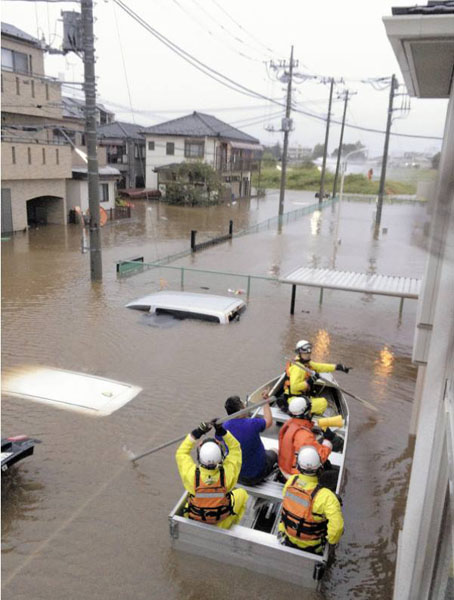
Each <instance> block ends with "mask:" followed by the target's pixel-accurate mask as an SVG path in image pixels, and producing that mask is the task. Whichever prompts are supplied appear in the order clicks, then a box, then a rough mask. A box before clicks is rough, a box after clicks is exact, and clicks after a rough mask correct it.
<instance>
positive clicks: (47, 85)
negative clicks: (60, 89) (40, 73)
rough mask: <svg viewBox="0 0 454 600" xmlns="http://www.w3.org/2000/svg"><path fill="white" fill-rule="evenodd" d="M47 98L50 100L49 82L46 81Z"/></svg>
mask: <svg viewBox="0 0 454 600" xmlns="http://www.w3.org/2000/svg"><path fill="white" fill-rule="evenodd" d="M46 100H49V84H48V83H46Z"/></svg>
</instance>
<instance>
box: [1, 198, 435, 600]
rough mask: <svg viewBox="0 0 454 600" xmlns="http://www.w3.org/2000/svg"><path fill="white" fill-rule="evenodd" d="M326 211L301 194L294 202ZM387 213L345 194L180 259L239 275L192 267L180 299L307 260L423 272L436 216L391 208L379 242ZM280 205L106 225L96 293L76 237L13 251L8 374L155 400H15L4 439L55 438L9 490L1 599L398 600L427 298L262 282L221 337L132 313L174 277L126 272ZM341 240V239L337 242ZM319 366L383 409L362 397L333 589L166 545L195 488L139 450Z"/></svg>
mask: <svg viewBox="0 0 454 600" xmlns="http://www.w3.org/2000/svg"><path fill="white" fill-rule="evenodd" d="M313 201H314V198H313V194H312V193H304V192H289V193H287V197H286V206H285V210H286V211H290V210H294V209H296V208H299V207H300V206H302V205H303V204H305V203H308V202H310V203H312V202H313ZM374 210H375V207H374V205H373V204H372V203H368V202H343V203H342V209H341V215H340V220H339V224H338V225H337V226H336V218H337V208H335V209H332V208H326V209H325V210H324V211H323V212H322V213H319V212H316V213H313V214H310V215H308V216H305V217H302V218H300V219H298V220H296V221H294V222H291V223H290V224H288V225H284V227H283V228H282V231H281V232H280V233H279V232H278V231H277V230H276V228H270V229H267V230H265V231H263V232H260V233H255V234H251V235H245V236H242V237H239V238H234V239H233V240H232V241H231V242H228V243H224V244H221V245H218V246H214V247H212V248H210V249H207V250H205V251H203V252H200V253H197V254H196V255H193V256H189V257H186V258H184V259H181V260H180V261H178V262H177V263H176V264H177V265H179V266H186V267H191V268H196V269H205V270H208V271H222V272H227V273H234V274H237V275H231V276H228V277H227V276H220V275H216V274H199V273H195V272H189V271H188V272H186V273H185V289H187V290H191V291H207V290H209V292H211V293H220V294H227V293H228V292H227V290H228V289H235V290H238V289H245V288H246V285H247V280H246V279H245V278H244V277H241V274H246V275H247V274H252V275H260V276H265V277H270V278H271V277H276V276H279V275H280V276H283V275H285V274H287V273H288V272H290V271H291V270H292V269H294V268H296V267H298V266H303V265H307V266H318V267H333V266H335V268H336V269H341V270H352V271H363V272H369V273H375V272H377V273H383V274H388V275H402V276H412V277H421V276H422V274H423V269H424V262H425V252H426V250H425V237H424V223H425V221H426V220H427V216H426V212H425V207H424V206H421V205H418V204H414V203H413V204H411V203H406V204H404V203H396V204H385V205H384V209H383V218H382V226H383V227H384V228H386V230H387V231H386V232H385V233H384V234H383V235H382V236H381V238H380V240H378V241H377V240H374V239H373V219H374ZM277 212H278V194H277V192H275V191H274V192H272V193H271V194H270V195H268V196H267V197H266V198H265V199H261V200H257V199H252V200H250V201H248V202H237V203H236V204H234V205H231V206H223V207H215V208H211V209H201V208H200V209H199V208H197V209H196V208H177V207H168V206H165V205H160V204H157V203H150V204H147V203H146V202H144V201H136V202H135V208H134V210H133V215H132V219H131V220H127V221H123V222H121V221H120V222H116V223H111V224H108V225H106V227H105V228H104V229H103V236H102V240H103V269H104V278H103V282H102V283H100V284H95V285H92V284H91V282H90V268H89V257H88V255H87V254H81V252H80V231H79V229H78V227H76V226H67V227H64V226H47V227H41V228H39V229H36V230H30V231H29V232H28V233H26V234H18V235H15V236H12V237H11V239H9V240H7V241H2V246H1V248H2V369H3V371H4V372H5V371H7V370H8V369H10V368H11V367H15V366H19V365H31V364H39V365H46V366H51V367H58V368H63V369H69V370H73V371H79V372H86V373H91V374H95V375H98V376H101V377H108V378H112V379H116V380H119V381H125V382H128V383H132V384H135V385H138V386H141V387H142V388H143V391H142V392H141V393H140V395H139V396H137V397H136V398H135V399H134V400H133V401H132V402H130V403H129V404H127V405H126V406H125V407H123V408H121V409H120V410H118V411H117V412H115V413H114V414H112V415H111V416H108V417H101V418H89V417H86V416H84V415H80V414H76V413H72V412H69V411H65V410H58V409H54V408H52V407H50V406H46V405H44V404H37V403H33V402H30V401H27V400H23V399H17V398H12V397H7V396H4V397H3V403H2V421H3V422H2V433H3V435H17V434H21V433H24V434H28V435H30V436H34V437H37V438H39V439H40V440H42V443H41V444H40V445H38V446H37V447H36V448H35V454H34V456H33V457H31V458H28V459H26V460H25V461H23V462H21V463H19V465H18V466H17V468H16V469H14V472H13V471H12V472H11V473H9V474H8V476H7V477H5V478H4V480H3V486H2V597H3V598H4V600H9V599H13V598H14V599H15V600H17V599H18V598H32V599H33V600H49V599H54V598H55V599H60V598H71V599H76V600H78V599H84V600H85V599H90V600H98V599H100V600H101V599H102V600H106V599H109V600H116V599H121V600H123V599H134V600H142V599H143V600H150V599H153V600H155V599H156V600H164V599H165V600H196V599H202V600H205V599H206V600H208V599H212V598H229V599H232V598H235V599H241V600H242V599H245V600H246V599H250V598H261V599H264V600H265V599H274V598H280V597H285V595H286V594H287V595H289V596H291V597H298V598H307V599H315V598H320V599H321V598H325V599H327V600H331V599H342V600H344V599H346V598H348V599H356V598H364V599H368V600H369V599H370V600H373V599H379V598H380V599H387V598H391V595H392V585H393V576H394V563H395V557H396V543H397V535H398V531H399V528H400V526H401V524H402V517H403V510H404V506H405V500H406V486H407V479H408V474H409V468H410V462H411V452H412V449H411V444H410V441H409V438H408V427H409V420H410V415H411V403H412V397H413V391H414V386H415V380H416V368H415V367H414V366H413V365H412V364H411V346H412V340H413V331H414V325H415V316H416V302H415V301H414V300H406V301H405V304H404V308H403V314H402V318H401V319H400V318H399V299H397V298H389V297H381V296H369V295H365V294H355V293H347V292H342V291H327V290H325V293H324V298H323V304H322V305H321V306H320V305H319V292H318V290H317V289H311V288H299V289H298V292H297V298H296V310H295V315H294V316H290V314H289V306H290V293H291V289H290V287H289V286H286V285H282V284H281V285H279V284H276V283H275V282H272V281H266V280H252V283H251V290H250V299H249V303H248V308H247V310H246V312H245V314H244V316H243V317H242V318H241V320H240V321H239V322H236V323H232V324H230V325H227V326H221V325H215V324H212V323H205V322H198V321H190V320H186V321H171V320H170V321H169V320H168V319H167V320H166V321H164V322H163V323H162V325H160V324H159V323H158V324H157V323H155V322H153V321H152V320H150V319H149V318H147V316H146V315H144V314H142V313H139V312H136V311H131V310H128V309H126V308H124V305H125V304H126V303H127V302H129V301H130V300H132V299H134V298H136V297H139V296H140V295H144V294H145V293H149V292H151V291H154V290H157V289H159V288H160V287H161V288H163V287H170V288H172V289H179V286H180V272H179V271H176V270H172V269H165V268H162V269H159V270H148V271H145V272H143V273H141V274H139V275H136V276H132V277H127V278H123V279H118V278H117V276H116V272H115V261H116V260H118V259H127V258H131V257H133V256H144V258H145V260H146V261H152V260H156V259H157V258H160V257H163V256H165V255H167V254H171V253H174V252H179V251H181V250H185V249H187V248H188V247H189V243H190V242H189V240H190V231H191V230H192V229H196V230H197V231H198V232H199V233H198V241H199V240H200V241H202V240H204V239H208V238H210V237H212V236H214V235H219V234H221V233H226V232H227V230H228V221H229V219H232V220H233V221H234V230H236V231H238V230H240V229H243V228H246V227H248V226H250V225H253V224H255V223H258V222H260V221H263V220H265V219H268V218H269V217H272V216H275V215H276V214H277ZM336 227H337V237H338V238H339V239H340V240H341V243H340V244H339V245H337V246H336V248H335V247H334V245H333V237H334V235H335V231H336ZM301 338H306V339H310V340H312V341H313V343H314V346H315V350H314V358H318V359H319V360H322V361H323V360H325V361H332V362H343V363H345V364H346V365H349V366H352V367H353V369H352V371H350V374H348V375H346V374H343V373H340V374H339V376H338V381H339V383H340V384H341V385H343V386H344V387H346V388H347V389H349V390H351V391H352V392H353V393H356V394H358V395H360V396H362V397H363V398H365V399H367V400H369V401H370V402H373V403H375V404H376V405H377V407H378V408H379V412H378V413H372V412H370V411H368V410H367V409H366V408H364V407H363V406H362V405H361V404H359V403H358V402H355V401H354V400H350V402H349V406H350V415H351V425H350V437H349V447H348V459H347V466H348V469H347V471H348V472H347V477H346V484H345V490H344V494H343V498H344V516H345V522H346V530H345V534H344V536H343V538H342V540H341V543H340V545H339V548H338V552H337V562H336V563H335V565H334V566H333V567H332V569H331V571H330V572H329V574H328V576H327V577H326V579H325V580H324V583H323V587H322V589H321V592H320V593H314V592H305V591H302V590H299V589H298V588H296V587H295V586H293V585H291V584H287V583H285V582H280V581H278V580H276V579H273V578H270V577H267V576H265V575H259V574H257V573H253V572H251V571H248V570H246V569H242V568H236V567H229V566H223V565H222V564H220V563H217V562H214V561H211V560H208V559H199V558H197V557H195V556H192V555H187V554H183V553H179V552H177V551H174V550H172V549H171V546H170V538H169V532H168V521H167V517H168V514H169V512H170V511H171V509H172V508H173V506H174V505H175V503H176V502H177V500H178V498H179V496H180V495H181V493H182V486H181V483H180V481H179V477H178V472H177V469H176V465H175V460H174V452H175V449H176V448H175V447H171V448H167V449H165V450H163V451H161V452H159V453H157V454H154V455H152V456H148V457H146V458H144V459H142V460H141V461H139V462H137V464H136V466H133V465H132V463H131V462H130V461H129V460H128V454H127V452H126V449H129V450H131V451H132V452H134V453H136V454H138V453H140V452H143V451H145V450H147V449H148V448H152V447H154V446H156V445H158V444H160V443H163V442H165V441H167V440H170V439H172V438H176V437H178V436H179V435H182V434H184V433H185V432H189V431H190V430H191V429H193V428H194V427H195V426H196V425H197V424H198V423H199V422H200V420H202V419H203V420H204V419H207V418H213V417H215V416H221V415H222V414H223V403H224V400H225V398H226V397H227V396H229V395H232V394H239V395H241V396H242V397H243V398H244V397H245V396H246V394H248V393H250V392H252V391H253V390H254V389H255V388H257V387H259V386H260V385H261V384H262V383H264V382H265V381H267V380H268V379H270V378H271V377H273V376H275V375H276V374H278V373H279V372H281V371H282V368H283V365H284V364H285V357H288V356H290V355H291V353H292V349H293V347H294V344H295V342H296V341H297V340H298V339H301Z"/></svg>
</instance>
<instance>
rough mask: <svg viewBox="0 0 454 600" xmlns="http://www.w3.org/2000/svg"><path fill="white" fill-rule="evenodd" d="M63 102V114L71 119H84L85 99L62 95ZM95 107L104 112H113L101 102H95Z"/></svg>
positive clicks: (111, 113)
mask: <svg viewBox="0 0 454 600" xmlns="http://www.w3.org/2000/svg"><path fill="white" fill-rule="evenodd" d="M61 100H62V104H63V116H64V117H70V118H73V119H85V100H81V99H79V98H72V97H69V96H62V99H61ZM96 108H98V109H99V110H102V111H103V112H105V113H108V114H110V115H113V114H114V113H113V112H112V111H110V110H107V109H106V108H105V107H104V106H103V105H102V104H96Z"/></svg>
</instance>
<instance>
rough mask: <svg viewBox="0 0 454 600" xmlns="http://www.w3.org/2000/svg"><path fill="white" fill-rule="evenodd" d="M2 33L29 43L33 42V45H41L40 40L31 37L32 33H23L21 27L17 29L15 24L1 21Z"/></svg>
mask: <svg viewBox="0 0 454 600" xmlns="http://www.w3.org/2000/svg"><path fill="white" fill-rule="evenodd" d="M2 35H9V36H11V37H15V38H17V39H19V40H21V41H22V42H28V43H29V44H33V45H34V46H41V42H40V41H39V40H38V39H37V38H35V37H33V36H32V35H30V34H28V33H25V31H22V29H19V28H18V27H16V26H15V25H11V24H10V23H3V22H2Z"/></svg>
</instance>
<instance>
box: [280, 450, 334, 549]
mask: <svg viewBox="0 0 454 600" xmlns="http://www.w3.org/2000/svg"><path fill="white" fill-rule="evenodd" d="M321 466H322V465H321V462H320V457H319V455H318V453H317V451H316V450H315V448H313V447H312V446H303V447H302V448H300V450H299V452H298V457H297V467H298V471H299V474H298V475H293V476H291V477H290V479H289V480H288V481H287V483H286V484H285V486H284V490H283V492H282V496H283V501H282V513H281V522H280V523H279V533H278V538H279V541H280V542H281V543H282V544H285V545H286V546H290V547H293V548H300V549H301V550H305V551H307V552H312V553H315V554H322V553H323V549H324V546H325V544H326V543H328V544H329V545H330V547H334V546H335V545H336V544H337V543H338V542H339V540H340V538H341V536H342V533H343V531H344V518H343V516H342V509H341V505H340V502H339V500H338V498H337V496H336V494H334V493H333V492H332V491H331V490H329V489H328V488H325V487H321V486H320V485H319V482H318V473H319V472H320V469H321Z"/></svg>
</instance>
